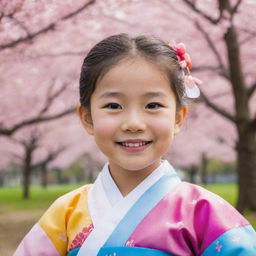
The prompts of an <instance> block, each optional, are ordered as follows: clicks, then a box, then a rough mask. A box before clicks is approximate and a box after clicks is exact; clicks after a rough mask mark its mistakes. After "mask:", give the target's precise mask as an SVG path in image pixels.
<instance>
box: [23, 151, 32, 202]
mask: <svg viewBox="0 0 256 256" xmlns="http://www.w3.org/2000/svg"><path fill="white" fill-rule="evenodd" d="M30 176H31V156H30V155H27V156H26V159H25V162H24V170H23V199H29V187H30Z"/></svg>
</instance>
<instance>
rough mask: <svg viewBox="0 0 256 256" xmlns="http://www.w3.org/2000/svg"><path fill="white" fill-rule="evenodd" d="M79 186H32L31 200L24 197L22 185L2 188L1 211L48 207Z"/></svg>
mask: <svg viewBox="0 0 256 256" xmlns="http://www.w3.org/2000/svg"><path fill="white" fill-rule="evenodd" d="M77 187H79V185H58V186H49V187H48V188H46V189H43V188H41V187H38V186H32V187H31V193H30V199H29V200H23V199H22V189H21V188H20V187H11V188H8V187H7V188H0V213H3V212H8V211H13V210H22V209H43V208H47V207H48V206H50V204H51V203H52V202H53V201H54V200H55V199H56V198H58V197H59V196H61V195H63V194H65V193H67V192H69V191H72V190H73V189H75V188H77Z"/></svg>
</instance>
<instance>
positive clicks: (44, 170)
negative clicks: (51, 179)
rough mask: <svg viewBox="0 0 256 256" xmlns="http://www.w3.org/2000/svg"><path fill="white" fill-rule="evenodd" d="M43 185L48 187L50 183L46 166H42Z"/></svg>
mask: <svg viewBox="0 0 256 256" xmlns="http://www.w3.org/2000/svg"><path fill="white" fill-rule="evenodd" d="M41 175H42V176H41V186H42V187H43V188H47V185H48V176H47V168H46V166H42V168H41Z"/></svg>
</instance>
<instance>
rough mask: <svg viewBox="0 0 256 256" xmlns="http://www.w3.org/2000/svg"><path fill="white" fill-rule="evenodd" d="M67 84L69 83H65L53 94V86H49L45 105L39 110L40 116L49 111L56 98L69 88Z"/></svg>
mask: <svg viewBox="0 0 256 256" xmlns="http://www.w3.org/2000/svg"><path fill="white" fill-rule="evenodd" d="M67 86H68V84H63V86H62V87H61V88H60V89H59V90H57V91H56V92H55V93H53V94H52V95H51V91H52V88H53V86H52V85H50V86H49V88H48V90H47V97H46V102H45V106H44V107H43V109H42V110H41V111H40V112H39V116H41V115H42V114H44V113H46V112H47V111H48V109H49V108H50V107H51V105H52V103H53V102H54V100H55V99H56V98H57V97H58V96H59V95H60V94H62V93H63V92H64V91H65V90H66V89H67Z"/></svg>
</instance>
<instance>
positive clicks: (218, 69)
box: [191, 66, 230, 81]
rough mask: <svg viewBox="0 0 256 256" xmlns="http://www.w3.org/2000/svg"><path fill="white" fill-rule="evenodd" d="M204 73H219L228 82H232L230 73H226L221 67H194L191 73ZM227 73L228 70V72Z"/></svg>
mask: <svg viewBox="0 0 256 256" xmlns="http://www.w3.org/2000/svg"><path fill="white" fill-rule="evenodd" d="M204 71H211V72H214V73H218V74H219V75H220V76H222V77H224V78H225V79H227V80H228V81H230V77H229V74H228V73H225V71H224V70H223V69H222V68H221V67H220V66H216V67H214V66H197V67H192V68H191V72H204ZM226 71H227V70H226Z"/></svg>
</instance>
